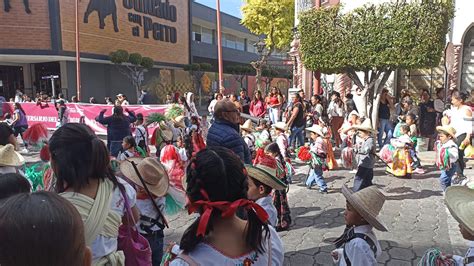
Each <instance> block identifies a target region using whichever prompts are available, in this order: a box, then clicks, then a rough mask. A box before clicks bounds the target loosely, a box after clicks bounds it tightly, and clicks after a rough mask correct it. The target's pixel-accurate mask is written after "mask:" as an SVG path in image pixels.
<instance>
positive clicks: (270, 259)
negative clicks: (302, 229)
mask: <svg viewBox="0 0 474 266" xmlns="http://www.w3.org/2000/svg"><path fill="white" fill-rule="evenodd" d="M186 181H187V184H188V185H187V190H186V193H187V196H188V198H189V201H190V204H189V206H188V212H189V213H194V212H197V213H199V214H200V216H199V218H197V220H196V221H195V222H194V223H193V224H192V225H191V226H190V227H188V229H186V231H185V232H184V234H183V237H182V238H181V243H180V248H181V251H180V252H179V254H178V255H177V257H176V258H174V259H173V260H172V261H171V263H170V265H172V266H180V265H184V266H187V265H257V266H259V265H260V266H261V265H283V253H284V251H283V246H282V242H281V240H280V237H279V236H278V234H277V233H276V231H275V230H274V229H273V228H272V227H271V226H269V225H268V214H267V213H266V212H265V210H264V209H262V207H260V206H259V205H258V204H256V203H254V202H252V201H249V200H248V199H247V190H248V183H247V172H246V170H245V167H244V165H243V164H242V162H241V160H240V158H239V157H238V156H237V155H235V153H233V152H232V151H231V150H229V149H227V148H223V147H212V148H207V149H204V150H202V151H200V152H198V153H197V154H196V157H195V158H194V159H193V160H192V161H191V163H190V164H189V166H188V168H187V180H186ZM237 210H243V211H244V212H245V214H246V216H247V220H242V219H240V218H239V217H238V216H237V214H236V211H237ZM175 247H176V246H175ZM173 250H176V249H175V248H173ZM242 254H243V255H242Z"/></svg>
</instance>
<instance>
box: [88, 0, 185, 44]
mask: <svg viewBox="0 0 474 266" xmlns="http://www.w3.org/2000/svg"><path fill="white" fill-rule="evenodd" d="M122 6H123V7H124V8H125V9H127V10H129V12H128V14H127V20H128V21H129V22H131V23H134V24H136V25H137V26H134V27H133V28H132V35H133V36H134V37H143V38H146V39H150V38H153V39H154V40H156V41H161V42H169V43H176V42H177V41H178V34H177V31H176V28H175V27H172V26H169V25H166V24H163V23H159V22H156V21H155V19H156V18H159V19H164V20H167V21H170V22H176V21H177V19H178V17H177V9H176V6H174V5H171V4H170V3H169V0H122ZM93 11H97V13H98V14H99V27H100V28H101V29H104V28H105V26H106V25H105V18H106V17H107V16H109V15H111V16H112V22H113V24H114V25H113V26H114V31H115V32H119V27H118V23H117V5H116V3H115V0H90V1H89V4H88V5H87V10H86V13H85V14H84V23H88V18H89V15H90V14H91V13H92V12H93Z"/></svg>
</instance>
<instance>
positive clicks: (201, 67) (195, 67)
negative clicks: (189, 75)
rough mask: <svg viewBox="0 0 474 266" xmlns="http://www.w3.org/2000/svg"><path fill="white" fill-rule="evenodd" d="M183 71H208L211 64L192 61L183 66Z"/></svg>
mask: <svg viewBox="0 0 474 266" xmlns="http://www.w3.org/2000/svg"><path fill="white" fill-rule="evenodd" d="M183 69H184V71H189V72H194V71H203V72H205V71H209V70H211V69H212V65H211V64H209V63H192V64H189V65H185V66H184V67H183Z"/></svg>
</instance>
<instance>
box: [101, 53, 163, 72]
mask: <svg viewBox="0 0 474 266" xmlns="http://www.w3.org/2000/svg"><path fill="white" fill-rule="evenodd" d="M109 58H110V61H111V62H112V63H114V64H116V65H121V64H125V63H130V64H131V65H132V66H135V67H143V68H145V69H151V68H153V65H154V64H155V62H154V61H153V59H151V58H150V57H143V56H142V55H141V54H139V53H131V54H129V53H128V52H127V51H125V50H117V51H115V52H111V53H110V54H109Z"/></svg>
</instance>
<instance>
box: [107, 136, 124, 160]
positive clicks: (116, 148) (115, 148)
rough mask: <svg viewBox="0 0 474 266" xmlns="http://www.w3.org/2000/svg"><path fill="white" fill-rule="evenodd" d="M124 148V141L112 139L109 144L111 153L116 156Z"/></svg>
mask: <svg viewBox="0 0 474 266" xmlns="http://www.w3.org/2000/svg"><path fill="white" fill-rule="evenodd" d="M121 149H122V141H121V140H120V141H114V140H111V141H110V145H109V151H110V155H112V156H114V157H117V156H118V154H119V152H120V150H121Z"/></svg>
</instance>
